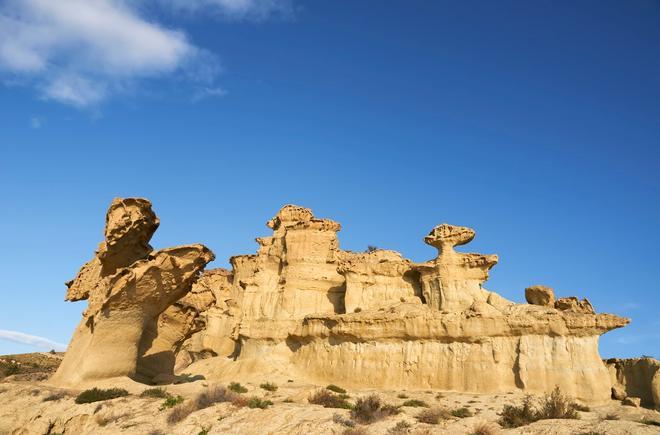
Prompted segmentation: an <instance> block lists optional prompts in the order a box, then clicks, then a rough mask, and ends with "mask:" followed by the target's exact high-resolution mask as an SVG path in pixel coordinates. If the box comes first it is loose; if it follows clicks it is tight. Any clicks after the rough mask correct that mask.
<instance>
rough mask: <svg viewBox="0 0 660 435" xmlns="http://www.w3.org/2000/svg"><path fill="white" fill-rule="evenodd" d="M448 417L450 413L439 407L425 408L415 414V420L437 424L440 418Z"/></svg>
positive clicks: (445, 418)
mask: <svg viewBox="0 0 660 435" xmlns="http://www.w3.org/2000/svg"><path fill="white" fill-rule="evenodd" d="M450 417H451V413H450V412H449V411H447V410H446V409H445V408H439V407H435V408H430V409H425V410H423V411H422V412H420V413H419V414H417V415H416V416H415V418H416V419H417V421H419V422H420V423H426V424H438V423H440V420H447V419H448V418H450Z"/></svg>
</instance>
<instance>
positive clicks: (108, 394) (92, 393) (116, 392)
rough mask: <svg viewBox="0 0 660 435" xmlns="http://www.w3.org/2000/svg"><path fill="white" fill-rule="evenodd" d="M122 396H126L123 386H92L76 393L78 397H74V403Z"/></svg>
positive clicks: (126, 392)
mask: <svg viewBox="0 0 660 435" xmlns="http://www.w3.org/2000/svg"><path fill="white" fill-rule="evenodd" d="M123 396H128V391H126V390H124V389H123V388H110V389H108V390H102V389H99V388H92V389H91V390H85V391H83V392H82V393H80V394H78V397H76V403H77V404H82V403H93V402H99V401H101V400H110V399H116V398H117V397H123Z"/></svg>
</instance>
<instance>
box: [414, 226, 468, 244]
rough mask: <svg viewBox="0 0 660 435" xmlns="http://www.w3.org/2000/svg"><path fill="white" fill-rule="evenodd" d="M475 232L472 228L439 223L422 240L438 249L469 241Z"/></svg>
mask: <svg viewBox="0 0 660 435" xmlns="http://www.w3.org/2000/svg"><path fill="white" fill-rule="evenodd" d="M475 234H476V233H475V231H474V230H473V229H472V228H468V227H459V226H457V225H449V224H440V225H438V226H436V227H434V228H433V229H432V230H431V232H430V233H429V234H428V236H426V237H424V242H426V243H427V244H429V245H431V246H435V247H436V248H438V249H443V248H447V247H450V248H453V247H454V246H460V245H465V244H466V243H470V242H471V241H472V239H474V236H475Z"/></svg>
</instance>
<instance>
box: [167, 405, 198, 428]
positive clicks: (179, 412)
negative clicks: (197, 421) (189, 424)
mask: <svg viewBox="0 0 660 435" xmlns="http://www.w3.org/2000/svg"><path fill="white" fill-rule="evenodd" d="M195 411H196V409H195V403H194V402H192V401H188V402H184V403H182V404H180V405H177V406H175V407H174V408H172V410H171V411H170V413H169V414H168V415H167V422H168V423H169V424H174V423H178V422H180V421H183V420H184V419H185V418H186V417H188V416H189V415H190V414H192V413H193V412H195Z"/></svg>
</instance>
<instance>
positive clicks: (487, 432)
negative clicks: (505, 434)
mask: <svg viewBox="0 0 660 435" xmlns="http://www.w3.org/2000/svg"><path fill="white" fill-rule="evenodd" d="M498 433H500V428H499V427H498V426H497V425H496V424H494V423H490V422H485V421H484V422H481V423H477V424H475V425H474V427H473V428H472V432H470V435H497V434H498Z"/></svg>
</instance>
